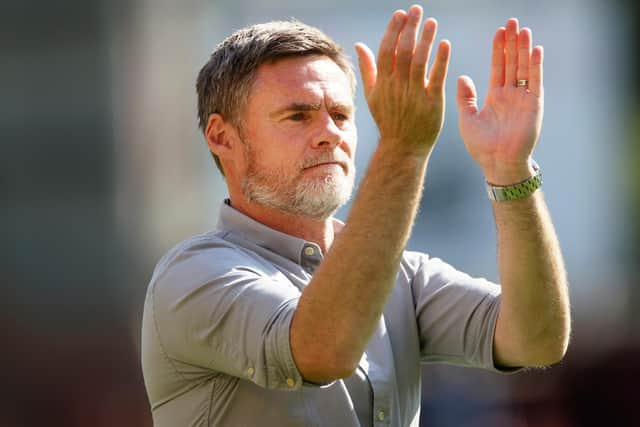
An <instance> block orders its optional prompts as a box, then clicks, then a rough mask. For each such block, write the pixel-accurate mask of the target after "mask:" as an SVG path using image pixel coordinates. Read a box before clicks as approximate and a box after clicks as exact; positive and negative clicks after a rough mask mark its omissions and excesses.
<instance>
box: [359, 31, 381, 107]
mask: <svg viewBox="0 0 640 427" xmlns="http://www.w3.org/2000/svg"><path fill="white" fill-rule="evenodd" d="M355 47H356V53H357V54H358V67H359V68H360V75H361V76H362V84H363V85H364V94H365V96H366V97H368V96H369V92H370V91H371V89H373V86H374V85H375V84H376V78H377V75H378V70H377V68H376V61H375V57H374V56H373V52H371V49H369V47H368V46H367V45H366V44H364V43H359V42H358V43H356V45H355Z"/></svg>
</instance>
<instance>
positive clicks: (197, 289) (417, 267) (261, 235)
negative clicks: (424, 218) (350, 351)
mask: <svg viewBox="0 0 640 427" xmlns="http://www.w3.org/2000/svg"><path fill="white" fill-rule="evenodd" d="M336 225H337V226H338V227H341V224H340V223H339V221H337V220H336ZM362 256H367V254H366V253H363V254H362ZM322 258H323V256H322V253H321V251H320V248H319V247H318V246H317V245H315V244H314V243H311V242H307V241H304V240H301V239H298V238H296V237H292V236H289V235H287V234H283V233H280V232H278V231H275V230H273V229H270V228H268V227H266V226H264V225H262V224H260V223H258V222H256V221H254V220H252V219H251V218H249V217H247V216H245V215H243V214H242V213H240V212H239V211H236V210H235V209H233V208H232V207H231V206H229V205H227V204H225V205H223V206H222V209H221V213H220V219H219V224H218V227H217V230H216V231H213V232H210V233H206V234H203V235H199V236H196V237H193V238H190V239H188V240H186V241H184V242H182V243H180V244H179V245H177V246H176V247H174V248H173V249H172V250H170V251H169V252H168V253H167V254H166V255H165V256H164V257H163V258H162V259H161V260H160V261H159V263H158V265H157V266H156V269H155V271H154V273H153V277H152V278H151V282H150V284H149V288H148V291H147V295H146V300H145V307H144V317H143V324H142V367H143V373H144V379H145V385H146V389H147V393H148V396H149V401H150V404H151V410H152V413H153V420H154V425H155V426H156V427H165V426H167V427H168V426H171V427H177V426H181V427H182V426H233V427H238V426H279V427H285V426H341V427H356V426H398V427H400V426H418V423H419V418H420V380H421V375H420V364H421V363H422V362H444V363H451V364H456V365H464V366H473V367H479V368H484V369H489V370H496V368H495V367H494V364H493V354H492V349H493V335H494V329H495V323H496V318H497V315H498V307H499V303H500V287H499V286H497V285H495V284H492V283H490V282H488V281H486V280H484V279H477V278H472V277H470V276H468V275H467V274H465V273H462V272H460V271H457V270H455V269H454V268H453V267H451V266H450V265H448V264H446V263H445V262H443V261H442V260H440V259H438V258H432V257H429V256H428V255H425V254H422V253H417V252H408V251H407V252H405V253H404V256H403V258H402V262H401V265H400V269H399V272H398V277H397V279H396V283H395V286H394V287H393V290H392V292H391V295H390V297H389V300H388V302H387V305H386V307H385V310H384V314H383V316H382V317H381V318H380V321H379V323H378V327H377V330H376V331H375V333H374V335H373V337H372V338H371V341H370V342H369V344H368V346H367V348H366V351H365V353H364V354H363V355H362V359H361V360H360V364H359V366H358V369H357V371H356V372H355V374H354V375H353V376H351V377H350V378H347V379H345V380H338V381H334V382H332V383H331V384H327V385H322V386H320V385H316V384H310V383H306V382H304V381H303V379H302V377H301V375H300V373H299V372H298V369H297V368H296V365H295V363H294V360H293V358H292V356H291V348H290V344H289V326H290V324H291V319H292V317H293V314H294V312H295V310H296V305H297V303H298V298H299V297H300V294H301V292H302V291H303V290H304V288H305V286H307V284H308V283H309V281H310V280H311V277H312V275H313V271H314V270H315V268H316V267H317V266H318V265H319V264H320V263H321V262H322ZM345 286H348V284H346V285H345Z"/></svg>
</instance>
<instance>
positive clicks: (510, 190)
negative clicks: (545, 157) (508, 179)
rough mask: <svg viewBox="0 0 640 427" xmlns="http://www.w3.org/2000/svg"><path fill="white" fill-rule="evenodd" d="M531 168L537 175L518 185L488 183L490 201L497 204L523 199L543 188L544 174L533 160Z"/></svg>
mask: <svg viewBox="0 0 640 427" xmlns="http://www.w3.org/2000/svg"><path fill="white" fill-rule="evenodd" d="M531 166H532V167H533V170H534V171H535V175H533V176H532V177H531V178H527V179H525V180H524V181H521V182H519V183H517V184H513V185H492V184H489V183H488V182H487V195H488V196H489V199H490V200H494V201H496V202H502V201H505V200H518V199H523V198H525V197H527V196H529V195H531V194H533V193H534V192H535V191H536V190H537V189H538V188H540V187H542V172H541V171H540V166H538V164H537V163H536V162H535V160H533V159H532V160H531Z"/></svg>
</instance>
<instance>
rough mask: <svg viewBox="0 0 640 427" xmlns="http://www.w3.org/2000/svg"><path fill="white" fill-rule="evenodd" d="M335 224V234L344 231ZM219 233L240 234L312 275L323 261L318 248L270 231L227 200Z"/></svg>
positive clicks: (303, 241) (302, 240) (219, 223)
mask: <svg viewBox="0 0 640 427" xmlns="http://www.w3.org/2000/svg"><path fill="white" fill-rule="evenodd" d="M333 221H334V223H335V226H336V230H339V229H341V228H342V226H343V224H342V222H340V221H338V220H336V219H333ZM217 229H218V230H220V231H228V232H232V233H234V234H239V235H241V236H242V237H243V238H245V239H247V240H249V241H251V242H253V243H255V244H256V245H258V246H260V247H262V248H265V249H268V250H270V251H272V252H275V253H277V254H279V255H281V256H283V257H285V258H288V259H290V260H291V261H293V262H295V263H297V264H300V265H302V266H303V267H304V268H305V269H307V270H310V271H313V270H315V268H316V267H317V266H318V265H319V264H320V261H322V251H321V250H320V247H319V246H318V245H317V244H315V243H313V242H308V241H306V240H304V239H300V238H298V237H294V236H291V235H289V234H285V233H282V232H280V231H277V230H274V229H273V228H270V227H267V226H266V225H264V224H262V223H260V222H258V221H256V220H254V219H252V218H250V217H248V216H247V215H245V214H243V213H242V212H240V211H238V210H236V209H235V208H233V207H232V206H231V203H230V201H229V199H226V200H225V201H224V203H223V205H222V207H221V208H220V216H219V218H218V225H217ZM310 248H311V249H310Z"/></svg>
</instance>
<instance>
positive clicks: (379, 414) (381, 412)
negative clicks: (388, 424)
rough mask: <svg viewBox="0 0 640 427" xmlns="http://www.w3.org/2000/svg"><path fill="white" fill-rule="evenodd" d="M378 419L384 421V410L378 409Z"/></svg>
mask: <svg viewBox="0 0 640 427" xmlns="http://www.w3.org/2000/svg"><path fill="white" fill-rule="evenodd" d="M378 419H379V420H380V421H384V411H382V410H380V411H378Z"/></svg>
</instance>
